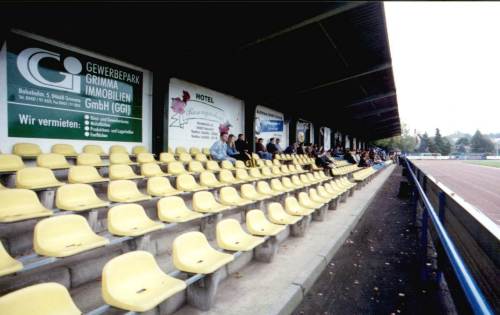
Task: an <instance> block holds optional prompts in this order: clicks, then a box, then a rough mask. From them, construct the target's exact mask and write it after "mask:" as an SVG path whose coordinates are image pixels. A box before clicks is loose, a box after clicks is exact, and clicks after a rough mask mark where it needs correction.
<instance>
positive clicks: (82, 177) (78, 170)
mask: <svg viewBox="0 0 500 315" xmlns="http://www.w3.org/2000/svg"><path fill="white" fill-rule="evenodd" d="M103 181H107V179H106V178H104V177H102V176H101V175H100V174H99V172H97V169H96V168H95V167H93V166H89V165H78V166H72V167H70V168H69V171H68V182H69V183H70V184H78V183H82V184H87V183H95V182H103Z"/></svg>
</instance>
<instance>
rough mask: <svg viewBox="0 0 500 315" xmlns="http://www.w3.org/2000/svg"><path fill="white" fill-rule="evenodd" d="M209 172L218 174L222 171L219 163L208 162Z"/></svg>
mask: <svg viewBox="0 0 500 315" xmlns="http://www.w3.org/2000/svg"><path fill="white" fill-rule="evenodd" d="M206 167H207V170H209V171H212V172H218V171H220V166H219V163H217V162H216V161H207V165H206Z"/></svg>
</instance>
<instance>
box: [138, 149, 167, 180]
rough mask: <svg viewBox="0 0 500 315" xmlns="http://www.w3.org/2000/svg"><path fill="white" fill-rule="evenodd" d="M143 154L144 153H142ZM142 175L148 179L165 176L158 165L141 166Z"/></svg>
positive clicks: (147, 164)
mask: <svg viewBox="0 0 500 315" xmlns="http://www.w3.org/2000/svg"><path fill="white" fill-rule="evenodd" d="M141 154H142V153H141ZM141 174H142V176H146V177H154V176H165V175H167V174H166V173H164V172H163V171H162V170H161V168H160V166H159V165H158V164H156V163H144V164H141Z"/></svg>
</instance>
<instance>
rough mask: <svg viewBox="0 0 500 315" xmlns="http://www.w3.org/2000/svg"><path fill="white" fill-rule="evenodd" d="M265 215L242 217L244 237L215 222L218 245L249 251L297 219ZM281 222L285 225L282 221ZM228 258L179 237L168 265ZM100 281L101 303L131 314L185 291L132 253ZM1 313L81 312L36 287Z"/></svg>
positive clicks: (144, 255) (62, 295) (54, 287)
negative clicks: (245, 227)
mask: <svg viewBox="0 0 500 315" xmlns="http://www.w3.org/2000/svg"><path fill="white" fill-rule="evenodd" d="M268 213H269V217H270V220H271V221H269V220H268V219H266V217H265V215H264V213H263V212H262V211H261V210H258V209H254V210H251V211H249V212H248V213H247V216H246V226H247V230H248V232H249V233H248V232H245V231H244V230H243V228H242V227H241V225H240V223H239V222H238V221H237V220H234V219H226V220H223V221H221V222H219V223H218V224H217V227H216V237H217V244H218V246H219V247H220V248H221V249H224V250H228V251H250V250H252V249H253V248H255V247H256V246H258V245H260V244H262V243H263V242H264V241H265V239H264V238H263V237H262V236H272V235H276V234H278V233H279V232H281V231H282V230H283V229H284V228H285V226H286V224H293V223H295V222H297V221H298V220H300V217H297V216H291V215H289V214H287V213H286V212H284V211H283V209H282V207H281V204H279V203H272V204H269V206H268ZM68 217H69V216H68ZM75 217H78V216H76V215H75ZM75 217H73V218H72V219H73V220H75V222H76V221H80V222H81V220H82V219H83V218H82V217H80V218H78V219H77V218H75ZM284 218H285V219H286V221H287V222H288V223H283V221H284ZM83 220H84V219H83ZM273 221H275V222H276V223H273ZM85 228H88V227H85ZM252 234H253V235H252ZM94 237H96V236H94ZM97 237H98V236H97ZM2 249H3V248H2ZM233 260H234V256H233V255H232V254H228V253H223V252H220V251H218V250H216V249H215V248H213V247H212V246H211V245H210V244H209V243H208V241H207V239H206V237H205V236H204V235H203V234H202V233H200V232H188V233H184V234H182V235H180V236H178V237H177V238H176V239H175V240H174V242H173V251H172V261H173V265H174V266H175V267H176V268H177V269H178V270H180V271H183V272H186V273H192V274H210V273H213V272H215V271H216V270H218V269H219V268H221V267H223V266H225V265H226V264H228V263H229V262H231V261H233ZM101 278H102V297H103V300H104V301H105V302H106V303H107V304H108V305H111V306H113V307H116V308H119V309H124V310H127V311H133V312H146V311H149V310H151V309H153V308H154V307H156V306H157V305H159V304H160V303H161V302H163V301H164V300H166V299H167V298H169V297H171V296H172V295H174V294H176V293H178V292H180V291H182V290H185V289H186V283H185V282H184V281H182V280H179V279H177V278H174V277H172V276H170V275H168V274H167V273H165V272H164V271H162V270H161V268H160V266H159V265H158V263H157V262H156V260H155V258H154V256H153V255H152V254H150V253H148V252H145V251H132V252H128V253H125V254H122V255H120V256H117V257H115V258H113V259H111V260H110V261H108V262H107V263H106V265H105V266H104V268H103V271H102V277H101ZM26 301H30V303H26ZM0 313H1V314H5V315H14V314H15V315H17V314H33V313H36V314H40V315H46V314H47V315H48V314H54V313H58V314H68V315H70V314H81V313H82V312H81V311H80V310H79V309H78V307H77V306H76V305H75V303H74V302H73V300H72V298H71V296H70V294H69V292H68V291H67V289H66V288H65V287H64V286H62V285H60V284H57V283H41V284H35V285H32V286H29V287H26V288H23V289H20V290H17V291H14V292H11V293H9V294H7V295H4V296H3V297H0Z"/></svg>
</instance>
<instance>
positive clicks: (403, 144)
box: [373, 124, 417, 152]
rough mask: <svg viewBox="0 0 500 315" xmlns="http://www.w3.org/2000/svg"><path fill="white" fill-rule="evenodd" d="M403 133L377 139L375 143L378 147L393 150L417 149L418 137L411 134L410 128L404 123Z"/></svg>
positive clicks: (407, 150) (411, 150) (410, 150)
mask: <svg viewBox="0 0 500 315" xmlns="http://www.w3.org/2000/svg"><path fill="white" fill-rule="evenodd" d="M401 131H402V134H401V135H400V136H395V137H391V138H386V139H381V140H377V141H375V142H374V143H373V144H374V145H376V146H377V147H381V148H385V149H387V150H389V151H391V150H401V151H402V152H413V151H414V150H415V145H416V143H417V142H416V139H415V137H413V136H412V135H410V129H408V128H406V125H405V124H403V126H402V128H401Z"/></svg>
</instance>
